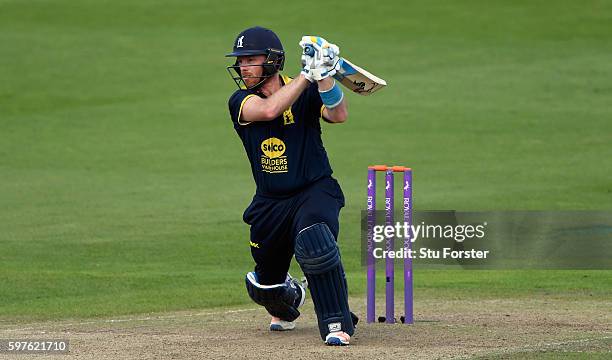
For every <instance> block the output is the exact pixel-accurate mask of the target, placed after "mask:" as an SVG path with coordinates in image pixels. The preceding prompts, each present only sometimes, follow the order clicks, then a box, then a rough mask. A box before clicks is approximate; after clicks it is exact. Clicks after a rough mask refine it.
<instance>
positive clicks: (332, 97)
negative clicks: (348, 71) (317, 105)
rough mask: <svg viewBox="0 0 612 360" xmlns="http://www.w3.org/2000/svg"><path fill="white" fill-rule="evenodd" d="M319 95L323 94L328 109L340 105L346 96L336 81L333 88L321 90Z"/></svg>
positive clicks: (322, 98)
mask: <svg viewBox="0 0 612 360" xmlns="http://www.w3.org/2000/svg"><path fill="white" fill-rule="evenodd" d="M319 95H320V96H321V100H323V104H324V105H325V107H326V108H328V109H333V108H335V107H336V106H338V105H340V103H341V102H342V99H343V98H344V94H343V93H342V89H340V86H339V85H338V83H337V82H335V81H334V86H332V88H331V89H329V90H326V91H321V90H319Z"/></svg>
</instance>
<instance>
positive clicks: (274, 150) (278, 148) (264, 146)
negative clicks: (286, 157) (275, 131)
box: [261, 137, 286, 159]
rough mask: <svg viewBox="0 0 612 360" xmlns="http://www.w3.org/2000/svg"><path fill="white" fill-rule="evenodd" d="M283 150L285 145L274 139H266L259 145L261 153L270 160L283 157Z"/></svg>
mask: <svg viewBox="0 0 612 360" xmlns="http://www.w3.org/2000/svg"><path fill="white" fill-rule="evenodd" d="M285 149H286V147H285V143H284V142H283V141H282V140H281V139H278V138H275V137H272V138H269V139H266V140H264V141H263V142H262V143H261V151H262V152H263V153H264V154H265V155H266V156H267V157H269V158H270V159H275V158H277V157H281V156H283V154H284V153H285Z"/></svg>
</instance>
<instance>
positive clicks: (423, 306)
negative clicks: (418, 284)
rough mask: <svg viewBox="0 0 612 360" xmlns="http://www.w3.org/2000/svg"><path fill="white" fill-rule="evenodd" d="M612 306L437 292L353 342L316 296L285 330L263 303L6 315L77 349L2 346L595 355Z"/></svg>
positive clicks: (128, 354) (257, 354)
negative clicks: (339, 332)
mask: <svg viewBox="0 0 612 360" xmlns="http://www.w3.org/2000/svg"><path fill="white" fill-rule="evenodd" d="M351 300H352V305H353V308H354V309H355V310H356V311H357V312H358V313H359V314H363V313H364V306H363V300H362V299H356V298H353V299H351ZM611 308H612V302H611V301H568V300H560V299H541V298H540V299H520V300H517V299H512V300H485V301H477V302H471V301H466V300H432V301H428V302H426V303H419V304H417V310H416V311H417V312H416V314H415V315H416V318H417V322H416V324H415V325H412V326H407V325H401V324H396V325H385V324H371V325H368V324H365V323H363V322H362V323H360V324H359V326H358V329H357V333H356V334H355V336H354V337H353V339H352V345H351V346H349V347H342V348H330V347H326V346H324V345H323V344H322V342H321V340H320V338H319V336H318V332H317V328H316V323H315V318H314V313H313V311H312V303H310V302H307V304H306V306H305V310H304V311H303V316H302V317H301V318H300V319H299V323H298V326H297V328H296V329H295V330H294V331H291V332H284V333H272V332H269V331H267V329H266V326H267V321H268V316H267V315H266V313H265V312H264V311H263V309H260V308H256V307H251V308H245V309H235V310H218V311H215V310H211V311H204V312H180V313H172V314H163V315H159V314H157V315H150V316H139V317H132V318H127V317H125V318H118V319H94V320H82V321H61V322H45V323H35V324H19V325H15V324H11V325H9V324H6V323H4V324H2V325H1V328H0V338H3V339H9V338H10V339H14V338H27V339H41V338H55V339H57V338H63V339H69V340H70V347H71V352H70V354H69V355H54V356H51V355H37V356H35V357H33V356H28V355H25V356H24V355H7V354H0V358H1V359H4V358H15V359H25V358H36V359H48V358H54V359H69V358H81V359H141V358H142V359H144V358H157V359H267V358H269V359H278V358H279V354H287V353H290V354H291V357H290V358H291V359H313V358H315V359H317V360H321V359H339V358H355V359H387V358H394V359H401V358H413V359H440V358H445V359H446V358H472V357H483V358H515V357H514V356H517V355H518V356H519V357H517V358H520V357H522V356H521V355H520V354H525V353H527V354H529V353H531V354H535V355H538V354H546V353H549V354H550V352H556V354H562V353H567V352H572V353H576V352H579V353H584V357H585V358H587V357H589V353H591V352H595V353H598V354H599V355H600V356H601V355H604V356H606V355H607V354H606V353H607V352H611V353H612V332H611V325H610V324H611V322H612V321H611V320H612V319H611V315H610V311H609V310H610V309H611ZM398 310H399V309H398ZM602 353H603V354H602ZM513 354H514V355H513ZM283 357H286V356H283ZM554 357H556V356H555V355H553V357H552V358H554Z"/></svg>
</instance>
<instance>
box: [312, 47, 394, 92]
mask: <svg viewBox="0 0 612 360" xmlns="http://www.w3.org/2000/svg"><path fill="white" fill-rule="evenodd" d="M304 54H306V55H308V56H314V55H315V49H314V47H313V46H312V45H306V46H305V47H304ZM339 61H340V70H338V71H336V74H335V75H334V76H333V77H334V79H336V80H338V81H339V82H340V84H342V85H344V86H345V87H347V88H348V89H350V90H351V91H352V92H355V93H357V94H359V95H370V94H371V93H373V92H375V91H377V90H380V89H382V88H383V87H385V86H387V82H386V81H385V80H383V79H381V78H379V77H378V76H376V75H374V74H372V73H370V72H368V71H366V70H364V69H362V68H360V67H359V66H357V65H355V64H353V63H352V62H350V61H348V60H347V59H345V58H343V57H340V59H339Z"/></svg>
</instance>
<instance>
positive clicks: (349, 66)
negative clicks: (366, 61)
mask: <svg viewBox="0 0 612 360" xmlns="http://www.w3.org/2000/svg"><path fill="white" fill-rule="evenodd" d="M334 79H336V80H338V81H339V82H340V84H342V85H344V86H345V87H347V88H348V89H350V90H351V91H352V92H355V93H357V94H359V95H370V94H371V93H373V92H375V91H378V90H380V89H382V88H383V87H385V86H387V82H386V81H385V80H383V79H381V78H379V77H378V76H376V75H374V74H372V73H370V72H368V71H366V70H364V69H362V68H360V67H359V66H357V65H355V64H353V63H352V62H350V61H348V60H347V59H345V58H342V57H341V58H340V70H338V71H337V72H336V74H335V75H334Z"/></svg>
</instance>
